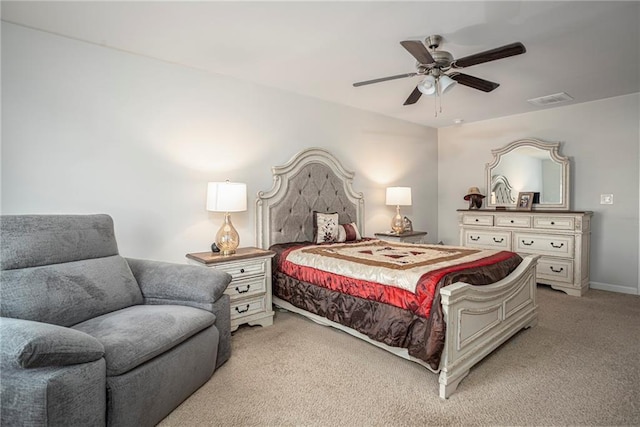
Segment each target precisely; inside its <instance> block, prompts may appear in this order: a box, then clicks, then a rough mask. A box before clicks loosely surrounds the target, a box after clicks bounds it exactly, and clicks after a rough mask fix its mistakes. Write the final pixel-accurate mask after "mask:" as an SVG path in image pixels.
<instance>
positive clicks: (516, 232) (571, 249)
mask: <svg viewBox="0 0 640 427" xmlns="http://www.w3.org/2000/svg"><path fill="white" fill-rule="evenodd" d="M458 212H459V215H458V225H459V227H460V245H462V246H468V247H474V248H483V249H498V250H506V251H513V252H518V253H519V254H523V255H525V254H537V255H541V256H540V258H539V260H538V266H537V269H536V281H537V282H538V283H543V284H546V285H551V287H552V288H554V289H558V290H561V291H564V292H566V293H567V294H569V295H574V296H581V295H582V294H583V293H585V292H586V291H587V290H588V289H589V244H590V236H591V216H592V212H573V211H562V212H560V211H532V212H521V211H489V210H467V209H459V210H458Z"/></svg>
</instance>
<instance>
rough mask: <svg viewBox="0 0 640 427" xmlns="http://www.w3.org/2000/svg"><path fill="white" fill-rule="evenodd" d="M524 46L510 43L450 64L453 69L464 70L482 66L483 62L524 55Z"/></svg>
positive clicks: (518, 43)
mask: <svg viewBox="0 0 640 427" xmlns="http://www.w3.org/2000/svg"><path fill="white" fill-rule="evenodd" d="M526 51H527V49H525V47H524V45H523V44H522V43H520V42H516V43H511V44H508V45H505V46H502V47H497V48H495V49H491V50H486V51H484V52H480V53H476V54H475V55H469V56H465V57H464V58H460V59H456V60H455V61H453V62H452V63H451V66H452V67H453V68H464V67H470V66H472V65H477V64H482V63H484V62H489V61H495V60H496V59H502V58H507V57H509V56H515V55H520V54H522V53H525V52H526Z"/></svg>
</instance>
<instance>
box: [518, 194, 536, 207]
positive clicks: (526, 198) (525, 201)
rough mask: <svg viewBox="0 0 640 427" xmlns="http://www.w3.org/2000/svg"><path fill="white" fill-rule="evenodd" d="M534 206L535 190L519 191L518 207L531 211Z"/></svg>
mask: <svg viewBox="0 0 640 427" xmlns="http://www.w3.org/2000/svg"><path fill="white" fill-rule="evenodd" d="M532 207H533V191H524V192H523V191H521V192H519V193H518V207H517V208H516V209H517V210H519V211H530V210H531V208H532Z"/></svg>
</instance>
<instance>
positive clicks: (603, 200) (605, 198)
mask: <svg viewBox="0 0 640 427" xmlns="http://www.w3.org/2000/svg"><path fill="white" fill-rule="evenodd" d="M600 204H601V205H612V204H613V194H601V195H600Z"/></svg>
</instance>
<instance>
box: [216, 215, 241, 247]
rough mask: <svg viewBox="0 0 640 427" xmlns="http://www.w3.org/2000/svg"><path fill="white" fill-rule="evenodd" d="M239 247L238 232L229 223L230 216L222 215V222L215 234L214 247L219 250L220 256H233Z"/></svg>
mask: <svg viewBox="0 0 640 427" xmlns="http://www.w3.org/2000/svg"><path fill="white" fill-rule="evenodd" d="M239 245H240V236H239V235H238V231H237V230H236V229H235V227H234V226H233V224H232V223H231V215H230V214H229V213H225V214H224V222H223V223H222V226H221V227H220V230H218V234H216V246H218V248H219V249H220V254H221V255H233V254H235V253H236V249H237V248H238V246H239Z"/></svg>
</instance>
